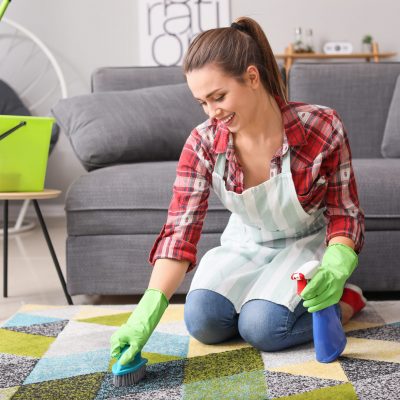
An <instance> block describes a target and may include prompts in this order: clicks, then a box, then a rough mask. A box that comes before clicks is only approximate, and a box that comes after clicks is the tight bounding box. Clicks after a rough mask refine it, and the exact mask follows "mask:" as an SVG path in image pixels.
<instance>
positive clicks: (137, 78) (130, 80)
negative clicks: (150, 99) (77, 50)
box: [92, 66, 186, 92]
mask: <svg viewBox="0 0 400 400" xmlns="http://www.w3.org/2000/svg"><path fill="white" fill-rule="evenodd" d="M183 82H186V78H185V75H184V74H183V70H182V67H178V66H173V67H102V68H98V69H96V70H95V71H93V73H92V92H110V91H119V90H135V89H142V88H146V87H150V86H162V85H173V84H175V83H183Z"/></svg>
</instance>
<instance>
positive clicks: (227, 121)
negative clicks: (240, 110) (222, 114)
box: [220, 113, 235, 125]
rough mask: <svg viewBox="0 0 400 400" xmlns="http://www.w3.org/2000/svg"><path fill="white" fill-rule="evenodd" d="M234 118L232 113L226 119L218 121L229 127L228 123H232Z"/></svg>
mask: <svg viewBox="0 0 400 400" xmlns="http://www.w3.org/2000/svg"><path fill="white" fill-rule="evenodd" d="M234 116H235V113H232V114H231V115H229V116H228V117H226V118H224V119H221V120H220V121H221V122H223V123H224V124H225V125H229V123H230V122H231V121H232V119H233V117H234Z"/></svg>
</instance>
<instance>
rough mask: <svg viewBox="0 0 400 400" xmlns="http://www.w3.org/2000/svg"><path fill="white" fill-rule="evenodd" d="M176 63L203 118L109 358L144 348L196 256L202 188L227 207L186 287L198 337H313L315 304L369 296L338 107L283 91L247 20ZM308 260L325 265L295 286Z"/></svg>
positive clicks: (204, 37) (272, 342)
mask: <svg viewBox="0 0 400 400" xmlns="http://www.w3.org/2000/svg"><path fill="white" fill-rule="evenodd" d="M183 68H184V72H185V74H186V77H187V83H188V85H189V88H190V90H191V92H192V94H193V96H194V97H195V98H196V99H197V100H198V101H199V103H200V104H201V105H202V106H203V108H204V111H205V112H206V114H207V115H208V117H209V118H208V119H207V120H206V121H205V122H204V123H202V124H201V125H199V126H197V127H196V128H195V129H194V130H193V131H192V132H191V134H190V136H189V138H188V139H187V141H186V144H185V146H184V148H183V150H182V154H181V157H180V160H179V164H178V167H177V176H176V180H175V183H174V187H173V196H172V200H171V203H170V206H169V211H168V219H167V222H166V224H165V225H164V227H163V229H162V231H161V233H160V235H159V237H158V238H157V240H156V242H155V244H154V246H153V249H152V251H151V253H150V259H149V261H150V262H151V263H152V264H153V265H154V269H153V272H152V276H151V279H150V283H149V288H148V290H147V291H146V292H145V293H144V295H143V297H142V299H141V301H140V302H139V304H138V306H137V307H136V309H135V311H134V313H132V315H131V316H130V318H129V320H128V321H127V323H126V324H124V325H122V326H121V328H119V329H118V330H117V331H116V332H115V333H114V334H113V335H112V338H111V354H112V356H113V357H116V358H118V357H119V356H120V354H121V349H122V348H124V347H125V346H129V349H128V350H127V351H126V352H125V353H124V355H123V356H122V358H121V360H120V361H121V363H122V364H125V363H127V362H128V361H129V360H131V359H132V358H133V357H134V355H135V354H136V353H137V352H138V351H140V350H141V349H142V347H143V346H144V345H145V344H146V342H147V340H148V338H149V337H150V335H151V333H152V331H153V330H154V328H155V327H156V325H157V324H158V322H159V320H160V318H161V316H162V314H163V312H164V311H165V309H166V308H167V306H168V301H169V299H170V298H171V296H172V294H173V293H174V292H175V290H176V289H177V288H178V287H179V285H180V284H181V283H182V281H183V279H184V276H185V274H186V272H188V271H190V270H191V269H193V268H194V267H195V265H196V245H197V243H198V241H199V239H200V233H201V229H202V224H203V220H204V218H205V215H206V212H207V199H208V196H209V193H210V188H212V189H213V190H214V191H215V193H216V194H217V196H218V197H219V198H220V199H221V201H222V203H223V204H224V205H225V207H226V208H227V209H229V210H230V211H231V213H232V214H231V217H230V219H229V222H228V225H227V226H226V228H225V230H224V232H223V234H222V236H221V246H218V247H216V248H214V249H211V250H210V251H208V252H207V253H206V254H205V256H204V257H203V258H202V259H201V261H200V263H199V266H198V269H197V271H196V274H195V275H194V278H193V281H192V284H191V287H190V290H189V293H188V295H187V298H186V304H185V309H184V310H185V311H184V316H185V322H186V326H187V329H188V331H189V333H190V334H191V335H192V336H193V337H195V338H196V339H198V340H199V341H201V342H203V343H206V344H214V343H220V342H223V341H225V340H228V339H230V338H233V337H236V336H238V335H240V336H241V337H242V338H243V339H244V340H245V341H246V342H248V343H250V344H251V345H253V346H254V347H256V348H257V349H259V350H262V351H275V350H280V349H284V348H287V347H290V346H294V345H297V344H301V343H304V342H307V341H310V340H312V318H311V317H312V316H311V313H312V312H315V311H317V310H320V309H323V308H325V307H328V306H330V305H333V304H337V306H336V307H340V311H341V315H342V322H343V323H346V322H347V321H348V320H349V319H350V318H351V317H352V315H354V314H355V313H356V312H358V311H360V310H361V309H362V308H363V307H364V306H365V299H364V297H363V296H362V293H361V290H360V289H359V288H357V287H354V285H346V280H347V279H348V278H349V276H350V275H351V274H352V272H353V271H354V269H355V268H356V266H357V263H358V253H359V252H360V250H361V248H362V246H363V242H364V214H363V211H362V209H361V208H360V207H359V201H358V195H357V188H356V182H355V178H354V173H353V168H352V163H351V152H350V147H349V142H348V139H347V135H346V131H345V129H344V127H343V124H342V122H341V120H340V117H339V116H338V114H337V113H336V111H335V110H333V109H331V108H328V107H323V106H317V105H310V104H304V103H294V102H288V101H287V100H286V94H285V87H284V84H283V82H282V79H281V75H280V73H279V70H278V66H277V64H276V61H275V58H274V55H273V53H272V50H271V48H270V45H269V43H268V40H267V38H266V36H265V34H264V32H263V31H262V29H261V27H260V26H259V24H258V23H257V22H256V21H254V20H252V19H250V18H245V17H243V18H239V19H237V20H236V22H235V23H233V24H232V25H231V27H228V28H218V29H211V30H208V31H206V32H203V33H201V34H199V35H198V36H197V37H196V38H195V39H194V41H193V42H192V43H191V45H190V47H189V49H188V51H187V53H186V56H185V60H184V66H183ZM315 259H316V260H319V261H320V267H319V268H318V271H317V273H316V274H315V276H314V277H313V278H312V279H311V281H310V282H309V284H308V285H307V288H306V289H305V290H304V291H303V292H302V294H301V297H302V298H300V297H299V296H298V295H297V294H296V284H295V282H294V281H292V280H291V279H290V277H291V274H292V273H293V272H294V271H296V270H297V269H298V268H299V267H300V266H301V265H302V264H304V263H305V262H307V261H310V260H315ZM307 311H308V312H307Z"/></svg>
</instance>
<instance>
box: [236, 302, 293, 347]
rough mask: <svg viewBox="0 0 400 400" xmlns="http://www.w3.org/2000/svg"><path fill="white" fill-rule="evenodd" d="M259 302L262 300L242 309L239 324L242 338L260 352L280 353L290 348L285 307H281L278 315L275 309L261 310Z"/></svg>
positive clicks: (247, 304)
mask: <svg viewBox="0 0 400 400" xmlns="http://www.w3.org/2000/svg"><path fill="white" fill-rule="evenodd" d="M261 301H263V300H261ZM257 302H260V300H255V301H250V302H248V303H246V304H245V305H244V306H243V307H242V309H241V311H240V315H239V324H238V326H239V333H240V336H241V337H242V338H243V339H244V340H245V341H246V342H247V343H249V344H251V345H252V346H253V347H255V348H256V349H258V350H260V351H278V350H282V349H285V348H287V347H289V345H288V342H287V340H286V339H287V336H288V331H287V313H286V312H284V311H285V310H283V309H285V307H283V306H280V307H283V309H282V310H279V312H278V313H276V312H274V308H273V307H270V308H268V307H267V308H265V307H263V308H260V306H259V304H260V303H257ZM265 303H266V302H265ZM265 303H264V304H265ZM271 304H272V303H271ZM275 306H277V305H275Z"/></svg>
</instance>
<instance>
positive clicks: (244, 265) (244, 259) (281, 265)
mask: <svg viewBox="0 0 400 400" xmlns="http://www.w3.org/2000/svg"><path fill="white" fill-rule="evenodd" d="M225 163H226V155H225V153H221V154H219V155H218V157H217V161H216V164H215V168H214V172H213V175H212V183H213V185H212V186H213V189H214V191H215V193H216V195H217V196H218V197H219V198H220V199H221V202H222V203H223V204H224V205H225V207H226V208H227V209H228V210H230V211H231V212H232V214H231V216H230V219H229V222H228V224H227V226H226V228H225V230H224V232H223V233H222V236H221V246H218V247H215V248H213V249H211V250H209V251H208V252H207V253H206V254H205V255H204V257H203V258H202V259H201V261H200V263H199V266H198V268H197V271H196V273H195V275H194V277H193V280H192V283H191V286H190V289H189V293H190V292H191V291H193V290H196V289H209V290H212V291H215V292H217V293H220V294H221V295H223V296H225V297H226V298H228V299H229V300H230V301H231V302H232V303H233V305H234V306H235V309H236V312H238V313H239V312H240V309H241V308H242V306H243V304H245V303H246V302H248V301H249V300H253V299H263V300H269V301H272V302H274V303H277V304H282V305H283V306H285V307H287V308H289V310H290V311H294V309H295V308H296V306H297V305H298V304H299V302H300V300H301V299H300V297H299V296H297V294H296V282H295V281H292V280H291V279H290V276H291V274H292V273H293V272H295V271H296V269H298V267H300V266H301V265H302V264H304V263H305V262H307V261H310V260H315V259H317V260H321V259H322V256H323V253H324V251H325V248H326V246H325V235H326V226H327V218H326V217H325V216H324V215H323V212H324V209H323V208H321V209H319V210H318V211H316V212H315V213H312V214H308V213H307V212H305V211H304V209H303V207H302V206H301V204H300V202H299V200H298V197H297V194H296V189H295V186H294V183H293V179H292V173H291V171H290V149H288V150H287V151H286V153H285V154H284V155H283V164H282V172H281V173H280V174H278V175H276V176H274V177H271V178H270V179H269V180H267V181H265V182H263V183H261V184H259V185H258V186H255V187H252V188H249V189H246V190H244V191H243V192H242V193H241V194H238V193H235V192H232V191H228V190H227V189H226V187H225V181H224V179H223V175H224V170H225Z"/></svg>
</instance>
